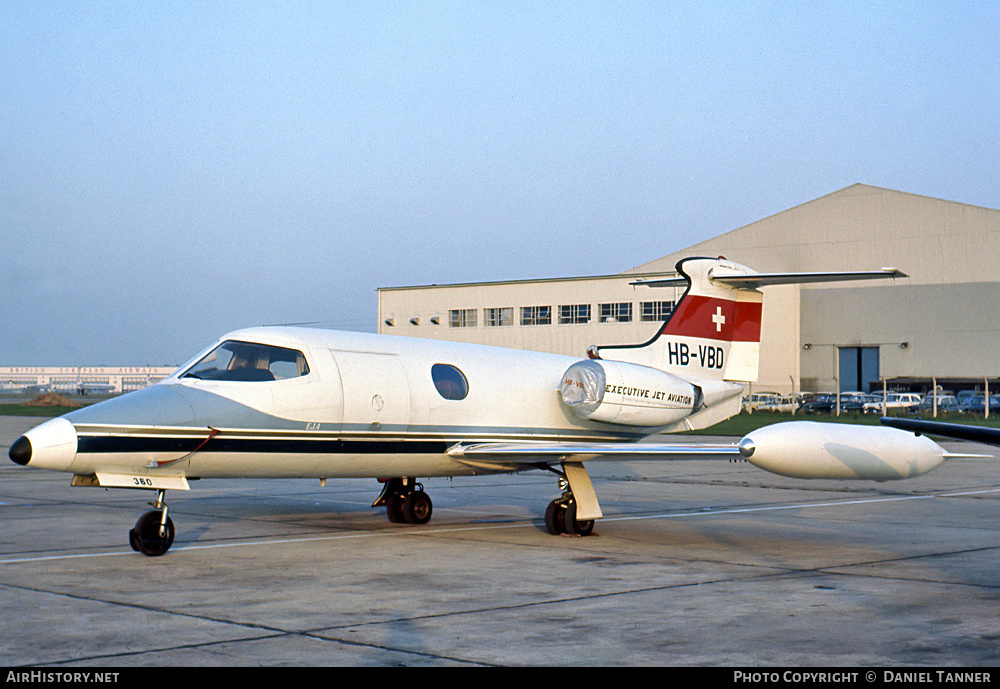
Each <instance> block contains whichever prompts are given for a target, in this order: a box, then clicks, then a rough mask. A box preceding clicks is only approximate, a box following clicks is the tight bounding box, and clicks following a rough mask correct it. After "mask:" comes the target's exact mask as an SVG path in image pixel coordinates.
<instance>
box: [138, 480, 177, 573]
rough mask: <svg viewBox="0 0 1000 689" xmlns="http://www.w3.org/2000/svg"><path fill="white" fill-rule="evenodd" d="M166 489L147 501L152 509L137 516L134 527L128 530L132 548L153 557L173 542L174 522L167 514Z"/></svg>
mask: <svg viewBox="0 0 1000 689" xmlns="http://www.w3.org/2000/svg"><path fill="white" fill-rule="evenodd" d="M165 493H166V491H164V490H159V491H157V493H156V501H155V502H151V503H149V504H150V506H152V507H153V508H154V509H153V510H152V511H150V512H146V514H144V515H142V516H141V517H139V521H137V522H136V523H135V527H133V529H132V530H131V531H129V532H128V542H129V544H131V546H132V550H135V551H137V552H140V553H142V554H143V555H149V556H150V557H155V556H157V555H163V553H165V552H167V551H168V550H170V546H171V545H173V542H174V523H173V521H171V519H170V517H169V516H168V515H167V503H166V502H164V500H163V497H164V495H165Z"/></svg>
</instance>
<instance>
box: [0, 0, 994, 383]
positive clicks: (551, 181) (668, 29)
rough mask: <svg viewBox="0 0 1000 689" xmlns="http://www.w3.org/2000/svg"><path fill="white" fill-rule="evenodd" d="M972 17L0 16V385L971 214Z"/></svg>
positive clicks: (980, 44) (657, 13) (444, 10)
mask: <svg viewBox="0 0 1000 689" xmlns="http://www.w3.org/2000/svg"><path fill="white" fill-rule="evenodd" d="M998 27H1000V5H997V4H996V3H941V2H863V3H862V2H854V3H849V2H848V3H828V2H824V3H808V2H807V3H802V2H794V3H791V2H789V3H772V2H756V3H738V2H732V3H712V2H690V3H686V2H670V3H667V2H662V3H660V2H657V3H620V2H604V3H597V2H581V1H579V0H577V1H574V2H541V1H537V0H536V1H532V2H498V3H489V2H479V1H476V2H378V1H365V2H344V3H338V2H330V1H327V2H291V1H290V2H274V3H269V2H240V3H229V2H176V3H174V2H157V3H144V2H72V1H67V2H52V3H45V2H5V3H2V4H0V32H2V35H3V36H5V49H4V50H3V51H2V53H0V74H3V77H2V78H0V157H2V158H0V160H2V170H3V174H2V175H0V192H2V194H0V237H2V240H3V241H2V244H0V246H3V248H4V249H5V257H4V260H3V262H2V264H0V289H2V294H3V299H2V302H0V319H2V322H3V326H2V327H0V365H99V364H108V365H145V364H150V365H164V364H179V363H181V362H183V361H184V360H186V359H187V358H189V356H191V355H192V354H194V353H195V352H196V351H197V350H199V349H200V348H202V347H203V346H206V345H207V344H209V343H210V342H211V340H213V339H214V338H215V337H217V336H218V335H221V334H222V333H224V332H225V331H227V330H231V329H234V328H238V327H243V326H249V325H259V324H270V323H289V322H304V321H308V322H313V321H320V322H323V323H324V324H327V325H329V326H330V327H340V328H347V329H361V330H373V329H374V322H375V315H376V314H375V309H376V293H375V290H376V288H377V287H383V286H396V285H409V284H428V283H449V282H466V281H479V280H499V279H519V278H542V277H558V276H569V275H588V274H607V273H615V272H620V271H623V270H627V269H628V268H631V267H633V266H636V265H640V264H642V263H645V262H647V261H650V260H652V259H655V258H657V257H659V256H662V255H665V254H668V253H672V252H674V251H677V250H680V249H683V248H684V247H686V246H689V245H691V244H694V243H696V242H699V241H702V240H704V239H706V238H709V237H712V236H714V235H717V234H720V233H722V232H727V231H729V230H732V229H734V228H737V227H740V226H742V225H745V224H748V223H750V222H753V221H755V220H758V219H760V218H763V217H766V216H768V215H771V214H773V213H777V212H780V211H782V210H784V209H786V208H790V207H792V206H795V205H798V204H800V203H804V202H806V201H809V200H811V199H814V198H816V197H818V196H822V195H824V194H827V193H830V192H832V191H835V190H837V189H841V188H843V187H846V186H848V185H850V184H853V183H855V182H862V183H865V184H871V185H875V186H884V187H888V188H892V189H898V190H900V191H905V192H910V193H915V194H923V195H927V196H933V197H937V198H946V199H950V200H954V201H960V202H963V203H970V204H975V205H981V206H987V207H991V208H1000V184H998V173H997V161H998V160H1000V150H998V149H1000V136H998V132H997V121H998V113H1000V85H998V79H997V75H1000V31H998Z"/></svg>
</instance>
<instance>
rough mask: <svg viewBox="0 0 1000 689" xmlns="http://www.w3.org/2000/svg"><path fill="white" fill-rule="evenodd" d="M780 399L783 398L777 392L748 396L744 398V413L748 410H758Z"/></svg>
mask: <svg viewBox="0 0 1000 689" xmlns="http://www.w3.org/2000/svg"><path fill="white" fill-rule="evenodd" d="M779 397H781V395H779V394H778V393H776V392H755V393H753V394H752V395H747V396H746V397H744V398H743V409H744V411H745V410H748V409H749V410H753V409H757V408H758V407H760V406H761V405H762V404H767V403H768V402H771V401H773V400H776V399H778V398H779Z"/></svg>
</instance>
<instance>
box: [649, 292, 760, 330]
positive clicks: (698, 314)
mask: <svg viewBox="0 0 1000 689" xmlns="http://www.w3.org/2000/svg"><path fill="white" fill-rule="evenodd" d="M760 317H761V303H760V302H746V301H734V300H731V299H718V298H716V297H700V296H697V295H691V294H689V295H687V296H686V297H684V299H682V300H681V302H680V304H678V305H677V310H676V311H674V313H673V315H672V316H671V317H670V321H669V322H668V323H667V324H666V326H665V327H664V328H663V334H664V335H683V336H685V337H701V338H705V339H709V340H719V341H722V342H760Z"/></svg>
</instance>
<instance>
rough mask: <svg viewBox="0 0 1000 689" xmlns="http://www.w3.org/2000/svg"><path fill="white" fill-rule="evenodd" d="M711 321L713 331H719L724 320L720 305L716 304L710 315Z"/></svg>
mask: <svg viewBox="0 0 1000 689" xmlns="http://www.w3.org/2000/svg"><path fill="white" fill-rule="evenodd" d="M712 322H713V323H715V332H717V333H721V332H722V326H723V324H724V323H725V322H726V317H725V316H723V315H722V307H721V306H718V307H716V309H715V313H714V314H713V315H712Z"/></svg>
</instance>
